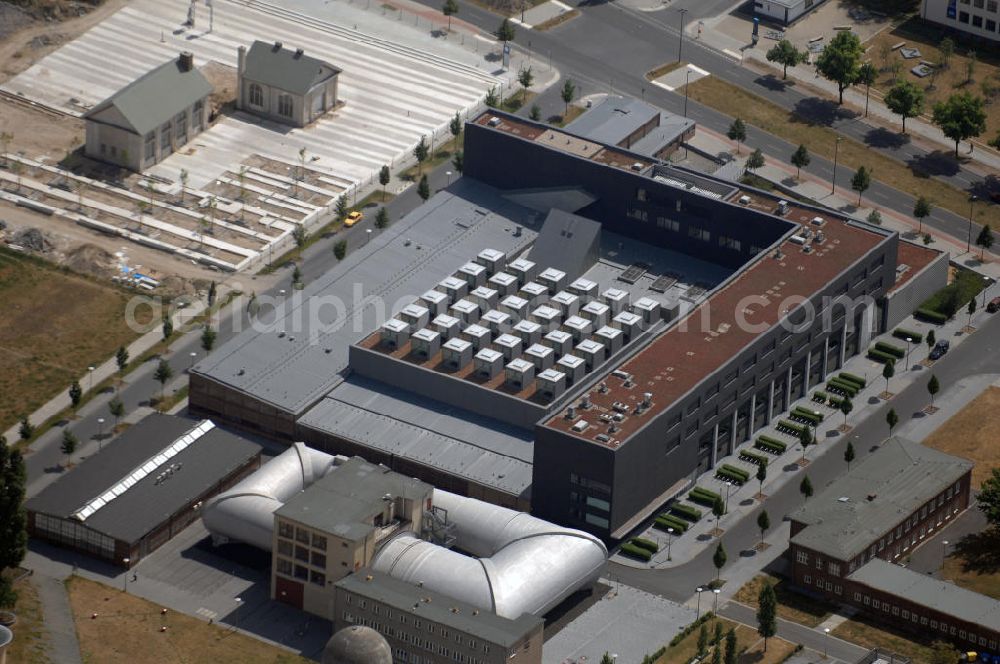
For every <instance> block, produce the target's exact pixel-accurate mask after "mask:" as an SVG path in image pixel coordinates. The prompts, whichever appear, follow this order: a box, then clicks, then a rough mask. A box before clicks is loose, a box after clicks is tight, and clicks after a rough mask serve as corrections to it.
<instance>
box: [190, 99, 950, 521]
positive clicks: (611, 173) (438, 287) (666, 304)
mask: <svg viewBox="0 0 1000 664" xmlns="http://www.w3.org/2000/svg"><path fill="white" fill-rule="evenodd" d="M629 108H632V107H631V106H629ZM638 108H640V110H641V107H638ZM594 110H597V109H594ZM640 110H636V111H635V113H636V115H635V121H634V122H633V121H632V120H631V119H630V120H628V121H627V122H626V123H625V124H627V125H628V126H626V127H625V129H624V131H625V132H626V133H625V134H624V135H622V129H621V127H622V126H623V125H621V124H620V123H619V122H618V121H617V120H616V121H615V122H612V121H611V119H609V118H607V117H604V118H603V119H602V117H603V116H602V117H597V118H596V119H595V120H594V121H593V124H592V126H584V133H586V134H587V135H596V134H598V133H600V132H601V131H603V130H604V128H607V127H609V126H610V129H609V131H610V132H611V133H608V135H607V136H606V137H605V138H606V139H607V140H615V141H617V142H618V143H620V142H622V141H623V140H624V141H625V142H626V143H627V142H628V141H630V140H634V141H636V143H633V145H635V144H637V143H638V142H642V141H643V140H645V139H646V137H648V136H649V134H648V133H647V134H646V136H639V134H641V133H642V132H644V131H647V130H648V127H649V123H650V122H653V121H655V116H649V117H647V115H644V114H643V113H642V112H640ZM610 112H614V111H613V109H612V110H611V111H610ZM631 112H632V111H630V114H631ZM583 117H586V114H585V115H584V116H583ZM635 132H638V134H636V133H635ZM629 136H632V138H631V139H630V138H629ZM465 155H466V166H465V171H464V177H463V178H462V179H461V180H459V182H457V183H456V184H454V185H453V186H452V187H451V188H449V190H448V191H446V192H442V193H440V194H438V195H437V196H435V197H434V198H433V199H432V200H431V201H429V202H428V203H427V204H426V205H424V206H422V207H420V208H419V209H418V210H416V211H415V212H414V213H412V214H411V215H408V216H407V217H406V218H405V219H403V220H401V221H400V222H398V223H397V224H395V225H393V226H392V227H391V228H390V229H387V230H386V231H385V232H383V233H382V234H380V235H379V236H376V237H375V238H374V239H373V240H372V241H370V242H369V243H368V244H367V245H366V246H365V247H362V248H361V249H359V250H358V251H356V252H355V255H354V257H353V260H350V259H349V260H347V261H345V262H344V263H343V264H341V265H340V266H338V267H337V268H335V269H334V270H332V271H331V272H330V273H328V274H327V275H324V276H323V277H321V278H320V279H318V280H316V281H315V282H314V283H313V284H311V285H310V286H308V287H307V288H306V289H305V291H303V292H301V293H300V292H296V295H295V296H293V298H291V302H289V303H287V306H286V307H284V310H283V312H282V315H281V316H280V317H278V318H276V319H269V320H267V321H262V322H264V323H266V325H265V326H264V327H267V326H268V325H269V326H270V329H259V328H260V327H261V326H258V329H257V330H253V331H248V332H244V333H243V334H242V335H241V336H240V337H238V338H236V339H234V340H232V341H230V342H229V343H227V344H225V345H224V346H223V347H222V348H220V349H219V350H218V351H216V352H215V353H213V354H212V355H211V356H209V357H208V358H206V359H205V360H203V361H202V362H201V363H199V364H198V365H197V366H196V367H195V368H194V370H193V372H192V378H191V403H192V406H193V408H195V409H196V410H199V411H203V412H206V413H212V414H213V415H214V416H217V417H224V418H226V419H227V420H229V421H231V422H234V423H237V424H239V425H240V426H246V427H250V428H253V429H254V430H257V431H262V432H264V433H267V434H269V435H272V436H276V437H280V438H283V439H285V440H303V441H305V442H306V443H307V444H308V445H310V446H312V447H314V448H317V449H320V450H324V451H326V452H331V453H336V454H347V455H358V456H363V457H364V458H366V459H369V460H371V461H375V462H378V463H383V464H385V465H387V466H389V467H390V468H392V469H394V470H397V471H399V472H401V473H404V474H406V475H411V476H415V477H419V478H421V479H422V480H424V481H426V482H429V483H431V484H433V485H435V486H438V487H440V488H444V489H447V490H449V491H452V492H455V493H458V494H462V495H466V496H473V497H478V498H482V499H484V500H487V501H489V502H493V503H496V504H500V505H507V506H510V507H515V508H518V509H528V508H529V507H530V509H531V510H532V511H533V512H534V513H535V514H537V515H538V516H540V517H542V518H545V519H547V520H550V521H554V522H557V523H562V524H566V525H569V526H572V527H574V528H581V529H585V530H588V531H590V532H593V533H596V534H599V535H601V536H602V537H605V538H609V539H614V538H618V537H621V536H623V535H624V534H625V533H627V531H628V530H629V529H630V528H632V527H634V526H635V525H636V524H638V523H639V522H640V521H641V520H642V519H643V518H644V517H645V516H647V515H649V514H651V513H652V512H653V511H654V510H655V509H657V508H658V507H659V506H661V505H662V504H663V503H664V502H666V501H667V500H669V499H670V498H672V497H673V496H675V495H676V494H678V493H679V492H680V491H682V490H683V489H684V488H685V486H686V485H687V484H689V483H690V481H691V479H692V478H693V477H695V476H696V475H697V474H699V473H701V472H703V471H705V470H707V469H709V468H712V467H714V466H715V465H716V463H717V461H718V459H719V458H721V457H723V456H725V455H726V454H729V453H731V452H732V451H733V450H734V449H735V447H736V445H738V444H740V443H742V442H743V441H746V440H748V439H749V438H750V437H751V436H752V434H753V432H754V431H756V430H758V429H760V428H761V427H764V426H765V425H767V423H768V422H769V421H770V420H771V419H772V418H773V417H775V416H776V415H778V414H779V413H781V412H782V411H783V410H785V409H786V408H787V407H788V405H789V404H790V403H791V402H792V401H793V400H794V399H796V398H799V397H801V396H803V395H805V394H806V393H807V391H808V390H809V388H810V387H812V386H815V385H817V384H819V383H821V382H822V381H823V379H824V377H825V376H826V375H827V374H829V373H830V372H832V371H835V370H837V369H839V368H840V367H841V366H842V365H843V363H844V361H845V359H846V358H848V357H851V356H853V355H855V354H857V353H859V352H863V351H864V350H866V349H867V347H868V344H869V340H870V339H871V337H872V335H873V334H875V333H877V332H879V331H881V330H883V329H885V328H886V326H888V325H894V324H895V323H896V322H898V320H900V319H901V318H902V317H903V316H905V315H906V314H908V313H909V311H910V310H911V309H912V307H910V308H908V306H909V304H911V303H913V302H915V301H920V299H921V296H922V294H923V293H929V292H931V291H933V290H934V289H936V288H939V287H940V286H943V285H944V279H945V273H944V270H943V269H941V268H942V267H946V258H942V256H943V254H941V253H940V252H936V251H933V250H930V249H926V248H923V247H918V246H916V245H911V244H903V243H901V242H900V240H899V237H898V235H897V234H896V233H894V232H891V231H888V230H885V229H882V228H878V227H874V226H870V225H867V224H864V223H860V222H857V221H853V220H851V219H849V218H847V217H844V216H842V215H840V214H838V213H836V212H833V211H830V210H827V209H824V208H818V207H813V206H810V205H805V204H802V203H798V202H790V201H784V200H779V199H778V198H777V197H775V196H773V195H770V194H767V193H765V192H761V191H758V190H755V189H752V188H749V187H746V186H743V185H740V184H738V183H736V182H733V181H730V180H726V179H723V178H718V177H714V176H707V175H704V174H699V173H696V172H693V171H691V170H688V169H683V168H678V167H673V166H669V165H666V164H664V163H663V162H662V161H661V160H659V159H657V158H654V157H650V156H647V155H645V154H640V153H638V152H635V151H633V150H629V149H626V148H623V147H619V146H618V145H616V144H612V143H608V142H602V141H598V140H594V139H593V138H588V137H587V136H585V135H583V134H580V133H574V132H573V131H571V130H569V129H554V128H552V127H549V126H547V125H544V124H542V123H535V122H531V121H529V120H525V119H521V118H517V117H514V116H511V115H507V114H504V113H500V112H493V111H490V112H487V113H485V114H483V115H481V116H480V117H478V118H476V119H475V120H473V121H472V122H470V123H468V124H467V125H466V131H465ZM333 301H336V302H338V303H340V305H339V306H325V307H319V306H317V303H318V302H333ZM810 312H814V313H815V314H816V315H814V316H812V315H808V314H810Z"/></svg>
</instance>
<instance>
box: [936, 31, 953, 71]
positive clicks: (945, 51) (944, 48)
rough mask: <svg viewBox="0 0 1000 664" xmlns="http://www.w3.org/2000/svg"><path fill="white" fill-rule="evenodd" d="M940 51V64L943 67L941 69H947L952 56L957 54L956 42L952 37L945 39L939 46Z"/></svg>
mask: <svg viewBox="0 0 1000 664" xmlns="http://www.w3.org/2000/svg"><path fill="white" fill-rule="evenodd" d="M938 51H939V52H940V53H941V55H940V57H939V58H938V64H940V65H941V69H947V68H948V65H949V61H950V60H951V56H953V55H954V54H955V41H954V40H953V39H952V38H951V37H945V38H944V39H942V40H941V43H940V44H938Z"/></svg>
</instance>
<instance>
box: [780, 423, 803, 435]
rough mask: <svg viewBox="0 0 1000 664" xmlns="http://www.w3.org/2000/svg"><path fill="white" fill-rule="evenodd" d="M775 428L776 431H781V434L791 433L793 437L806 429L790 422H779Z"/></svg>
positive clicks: (801, 425)
mask: <svg viewBox="0 0 1000 664" xmlns="http://www.w3.org/2000/svg"><path fill="white" fill-rule="evenodd" d="M776 426H777V428H778V431H781V432H784V433H788V432H791V433H793V434H795V435H799V434H800V433H802V432H803V431H804V430H805V428H806V427H805V425H803V424H796V423H795V422H792V421H790V420H779V421H778V424H777V425H776Z"/></svg>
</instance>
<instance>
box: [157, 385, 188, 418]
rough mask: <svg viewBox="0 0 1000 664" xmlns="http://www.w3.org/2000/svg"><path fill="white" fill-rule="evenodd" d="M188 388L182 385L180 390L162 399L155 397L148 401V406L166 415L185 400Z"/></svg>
mask: <svg viewBox="0 0 1000 664" xmlns="http://www.w3.org/2000/svg"><path fill="white" fill-rule="evenodd" d="M190 387H191V386H190V385H182V386H181V387H180V388H178V389H176V390H174V391H173V392H171V393H170V394H169V395H167V396H165V397H163V398H160V397H157V398H155V399H150V405H152V406H153V407H154V408H156V410H158V411H160V412H161V413H166V412H167V411H169V410H170V409H171V408H173V407H174V406H176V405H177V404H179V403H180V402H181V401H183V400H184V399H187V397H188V391H189V389H190Z"/></svg>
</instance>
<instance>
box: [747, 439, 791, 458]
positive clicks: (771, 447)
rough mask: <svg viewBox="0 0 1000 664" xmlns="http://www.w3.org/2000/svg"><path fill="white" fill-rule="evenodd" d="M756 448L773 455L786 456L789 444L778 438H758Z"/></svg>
mask: <svg viewBox="0 0 1000 664" xmlns="http://www.w3.org/2000/svg"><path fill="white" fill-rule="evenodd" d="M754 447H756V448H758V449H761V450H764V451H765V452H771V453H772V454H784V453H785V450H787V449H788V445H787V443H785V442H784V441H781V440H778V439H777V438H771V437H770V436H758V437H757V440H756V442H754Z"/></svg>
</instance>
